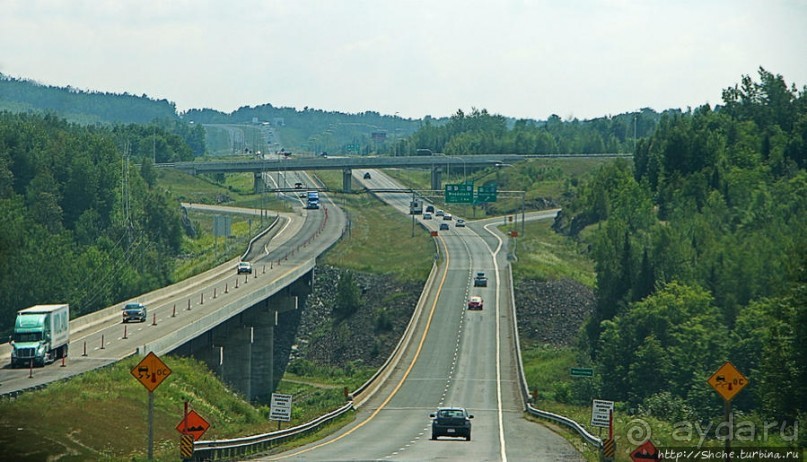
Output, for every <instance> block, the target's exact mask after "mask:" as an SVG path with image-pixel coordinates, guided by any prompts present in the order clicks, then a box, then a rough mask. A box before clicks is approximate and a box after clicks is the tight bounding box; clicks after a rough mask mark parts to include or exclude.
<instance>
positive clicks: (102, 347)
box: [101, 334, 106, 350]
mask: <svg viewBox="0 0 807 462" xmlns="http://www.w3.org/2000/svg"><path fill="white" fill-rule="evenodd" d="M105 348H106V347H104V334H101V349H102V350H103V349H105Z"/></svg>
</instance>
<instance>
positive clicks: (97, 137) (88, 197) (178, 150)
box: [0, 112, 192, 333]
mask: <svg viewBox="0 0 807 462" xmlns="http://www.w3.org/2000/svg"><path fill="white" fill-rule="evenodd" d="M127 152H128V153H129V155H130V157H129V159H128V160H127V159H125V158H124V155H123V154H124V153H127ZM154 152H157V157H158V160H159V159H160V157H161V156H165V157H166V158H175V157H176V158H189V156H192V153H191V148H190V147H189V146H188V145H187V144H184V141H183V140H182V138H181V137H179V136H177V135H173V134H171V133H168V132H164V131H162V130H161V129H159V128H157V127H144V126H135V125H130V126H116V127H111V128H105V127H97V126H90V127H87V126H80V125H77V124H71V123H68V122H67V121H65V120H64V119H61V118H58V117H56V116H53V115H44V116H43V115H36V114H16V115H15V114H10V113H8V112H0V216H2V217H3V220H2V221H1V222H0V333H8V332H9V331H10V329H11V327H13V322H14V313H15V312H16V310H18V309H21V308H24V307H26V306H30V305H35V304H41V303H70V305H71V311H72V313H71V315H72V316H79V315H82V314H86V313H88V312H92V311H95V310H97V309H99V308H102V307H105V306H109V305H111V304H113V303H115V302H118V301H121V300H124V299H126V298H129V297H133V296H136V295H138V294H141V293H144V292H146V291H148V290H152V289H155V288H157V287H161V286H163V285H166V284H168V283H169V282H171V280H170V278H171V274H172V269H173V268H172V266H171V265H172V263H171V262H172V261H173V260H172V258H170V257H171V256H173V255H176V254H177V253H178V252H179V249H180V244H181V241H182V235H183V231H182V227H181V221H180V216H179V210H178V208H177V205H176V202H175V201H173V200H172V199H170V198H169V197H168V196H167V194H166V193H165V192H164V191H161V190H159V189H157V188H154V186H155V184H154V181H155V178H156V175H155V174H154V172H153V171H152V170H151V166H152V163H151V158H152V155H153V153H154ZM135 162H142V163H141V164H140V165H141V166H140V168H137V167H136V166H135Z"/></svg>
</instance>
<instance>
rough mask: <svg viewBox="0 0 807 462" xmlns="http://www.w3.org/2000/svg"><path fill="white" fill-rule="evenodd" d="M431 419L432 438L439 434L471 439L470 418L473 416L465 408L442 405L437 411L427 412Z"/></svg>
mask: <svg viewBox="0 0 807 462" xmlns="http://www.w3.org/2000/svg"><path fill="white" fill-rule="evenodd" d="M429 417H431V419H432V439H433V440H436V439H437V437H439V436H452V437H457V438H463V437H464V438H465V440H466V441H471V419H473V418H474V416H473V415H472V414H469V413H468V411H467V410H465V408H462V407H444V408H438V409H437V412H434V413H432V414H429Z"/></svg>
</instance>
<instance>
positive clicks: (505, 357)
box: [261, 170, 582, 461]
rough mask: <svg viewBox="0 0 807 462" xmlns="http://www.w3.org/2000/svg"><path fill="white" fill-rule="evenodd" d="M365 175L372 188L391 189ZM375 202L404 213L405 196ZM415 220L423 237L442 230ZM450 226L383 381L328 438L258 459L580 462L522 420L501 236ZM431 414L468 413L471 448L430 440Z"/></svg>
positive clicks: (378, 176)
mask: <svg viewBox="0 0 807 462" xmlns="http://www.w3.org/2000/svg"><path fill="white" fill-rule="evenodd" d="M371 172H372V178H373V179H372V180H369V181H367V182H366V183H367V184H368V185H369V186H370V187H372V188H394V187H397V185H395V184H394V182H393V181H392V180H391V179H389V178H388V177H386V176H385V175H383V174H382V173H381V172H379V171H375V170H374V171H371ZM379 197H380V198H381V199H382V200H385V201H388V202H389V203H391V204H393V205H394V206H395V207H396V208H398V209H399V210H402V211H403V212H404V213H408V206H409V200H410V199H411V196H407V195H405V194H379ZM417 220H418V222H419V225H422V226H424V227H426V228H427V229H429V230H436V229H437V226H439V224H440V223H442V222H443V221H442V220H440V219H434V220H425V221H424V220H422V218H420V217H418V218H417ZM450 223H451V228H450V230H449V231H441V232H440V235H439V237H438V238H436V243H437V247H438V249H439V252H440V254H441V255H442V256H443V259H442V264H441V266H440V267H439V269H438V274H437V277H436V278H435V280H434V286H433V287H427V288H426V297H425V298H424V303H423V306H422V311H421V312H420V315H419V316H418V318H417V319H416V320H414V322H415V323H416V324H415V326H416V328H415V332H414V335H413V337H412V341H411V342H410V343H409V344H408V345H407V346H406V352H405V353H404V355H403V358H402V360H401V362H400V363H399V365H398V368H397V369H396V370H395V371H394V372H393V374H392V375H391V377H390V379H389V380H388V381H387V382H386V383H385V384H384V386H383V387H382V388H381V389H380V390H379V392H378V393H376V395H374V396H373V397H372V398H370V399H369V400H368V401H367V402H366V403H365V404H364V405H363V406H361V407H360V408H359V411H358V416H357V419H356V420H355V421H354V422H352V423H351V424H350V425H348V426H346V427H345V428H343V429H342V430H340V431H339V432H337V433H336V434H334V435H331V436H329V437H327V438H325V439H324V440H322V441H320V442H316V443H312V444H309V445H307V446H304V447H302V448H298V449H296V450H292V451H288V452H286V453H282V454H278V455H273V456H267V457H264V458H262V459H261V460H284V461H285V460H300V461H303V460H305V461H318V460H328V461H338V460H417V461H420V460H449V461H453V460H457V461H482V460H491V461H506V460H519V461H520V460H536V461H538V460H547V461H550V460H551V461H557V460H575V461H576V460H582V458H581V457H580V455H579V453H577V452H576V451H575V450H574V449H573V448H572V447H571V445H569V443H568V442H566V440H564V439H563V438H562V437H560V436H559V435H557V434H555V433H553V432H552V431H550V430H548V429H547V428H546V427H543V426H541V425H538V424H535V423H532V422H529V421H527V420H526V419H524V413H523V409H524V403H523V402H522V400H521V394H520V391H519V384H518V374H517V369H516V367H517V363H516V354H515V349H514V338H513V325H514V320H513V316H512V310H511V309H510V306H511V303H512V302H511V299H510V298H511V297H510V293H511V290H510V287H509V285H508V282H507V281H508V278H506V277H505V275H506V272H505V265H506V264H507V261H506V252H502V251H501V250H502V247H501V246H502V241H501V235H500V234H498V233H496V232H495V231H492V230H491V231H488V230H485V229H482V230H480V231H479V232H482V233H485V235H486V237H485V239H484V240H483V239H482V238H481V237H480V234H478V231H476V230H475V229H473V228H459V229H458V228H455V227H454V226H453V225H454V223H455V222H453V221H452V222H450ZM485 240H487V241H489V242H495V245H493V246H489V245H488V244H486V242H485ZM476 271H485V272H486V273H487V274H488V276H489V284H488V287H485V288H474V287H473V286H472V285H473V284H472V275H473V273H475V272H476ZM470 295H481V296H482V297H483V298H484V300H485V308H484V309H483V310H482V311H481V312H480V311H472V312H469V311H467V310H466V303H467V299H468V297H469V296H470ZM439 406H462V407H466V408H468V409H469V411H470V412H471V413H472V414H474V419H473V421H472V422H473V431H472V440H471V441H470V442H466V441H464V440H462V439H450V438H440V439H439V440H436V441H433V440H431V439H430V437H431V427H430V419H429V413H430V412H433V411H434V410H435V409H436V408H437V407H439Z"/></svg>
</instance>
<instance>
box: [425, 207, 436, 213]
mask: <svg viewBox="0 0 807 462" xmlns="http://www.w3.org/2000/svg"><path fill="white" fill-rule="evenodd" d="M426 211H427V212H429V213H434V206H433V205H427V206H426Z"/></svg>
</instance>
